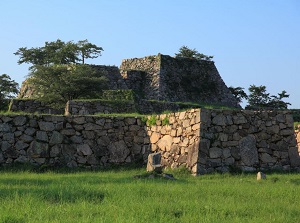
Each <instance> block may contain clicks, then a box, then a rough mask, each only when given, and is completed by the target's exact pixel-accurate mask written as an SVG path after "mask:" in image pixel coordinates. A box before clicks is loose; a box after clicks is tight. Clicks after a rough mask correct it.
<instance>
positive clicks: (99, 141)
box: [97, 136, 110, 147]
mask: <svg viewBox="0 0 300 223" xmlns="http://www.w3.org/2000/svg"><path fill="white" fill-rule="evenodd" d="M109 143H110V139H109V137H107V136H101V137H100V138H99V139H97V144H98V145H99V146H102V147H106V146H108V145H109Z"/></svg>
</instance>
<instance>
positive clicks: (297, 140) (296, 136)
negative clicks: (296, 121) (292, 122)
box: [295, 125, 300, 156]
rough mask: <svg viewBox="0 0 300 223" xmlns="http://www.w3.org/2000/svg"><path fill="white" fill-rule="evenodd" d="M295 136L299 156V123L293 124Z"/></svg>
mask: <svg viewBox="0 0 300 223" xmlns="http://www.w3.org/2000/svg"><path fill="white" fill-rule="evenodd" d="M295 138H296V142H297V148H298V154H299V156H300V125H297V126H295Z"/></svg>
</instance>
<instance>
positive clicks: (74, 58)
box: [15, 39, 107, 104]
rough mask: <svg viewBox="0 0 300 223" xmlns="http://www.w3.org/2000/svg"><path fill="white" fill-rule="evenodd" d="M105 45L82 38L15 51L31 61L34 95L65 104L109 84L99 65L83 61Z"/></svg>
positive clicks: (90, 95) (21, 60) (95, 93)
mask: <svg viewBox="0 0 300 223" xmlns="http://www.w3.org/2000/svg"><path fill="white" fill-rule="evenodd" d="M101 51H103V49H102V47H98V46H96V45H95V44H92V43H90V42H88V40H81V41H78V42H77V43H74V42H73V41H68V42H63V41H61V40H60V39H58V40H56V41H53V42H45V45H44V46H43V47H36V48H30V49H27V48H26V47H21V48H19V49H18V51H17V52H16V53H15V55H17V56H19V60H18V64H22V63H29V64H32V66H31V67H30V68H29V69H30V74H29V79H28V84H29V85H31V86H32V88H33V89H34V97H35V98H38V99H40V100H44V101H47V102H48V103H55V104H62V103H66V102H67V101H68V100H73V99H78V98H95V97H97V96H99V94H100V93H101V91H102V89H105V88H106V84H107V79H106V78H105V77H104V75H103V74H102V73H100V72H99V71H98V70H97V69H94V68H92V67H91V66H89V65H86V64H84V63H85V59H87V58H96V57H98V56H100V55H101Z"/></svg>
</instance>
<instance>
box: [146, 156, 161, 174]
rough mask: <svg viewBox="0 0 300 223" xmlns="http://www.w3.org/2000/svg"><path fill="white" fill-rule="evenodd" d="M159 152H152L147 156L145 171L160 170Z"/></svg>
mask: <svg viewBox="0 0 300 223" xmlns="http://www.w3.org/2000/svg"><path fill="white" fill-rule="evenodd" d="M161 170H162V165H161V153H152V154H149V156H148V162H147V171H148V172H151V171H155V172H161Z"/></svg>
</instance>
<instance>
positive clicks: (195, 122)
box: [147, 109, 300, 174]
mask: <svg viewBox="0 0 300 223" xmlns="http://www.w3.org/2000/svg"><path fill="white" fill-rule="evenodd" d="M156 119H157V122H156V125H154V126H148V127H147V133H148V136H149V137H150V142H151V150H152V152H161V153H162V162H163V164H164V165H167V166H171V167H177V166H181V165H183V166H187V167H188V168H189V169H190V170H192V172H193V173H194V174H205V173H210V172H214V171H220V172H227V171H232V170H237V169H239V170H244V171H258V170H274V169H276V170H277V169H278V170H291V169H297V168H299V167H300V158H299V152H298V149H297V146H296V140H295V136H294V129H293V118H292V115H291V114H289V113H288V112H282V111H271V112H266V111H261V112H255V111H244V110H243V111H233V110H230V111H229V110H228V111H227V110H209V109H200V110H199V109H192V110H189V111H186V112H179V113H171V114H168V115H160V116H156ZM164 119H165V120H166V119H168V120H169V125H163V124H162V123H163V120H164ZM297 134H298V137H299V138H298V139H300V133H299V132H297ZM298 142H299V144H300V140H299V141H298Z"/></svg>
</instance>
